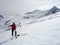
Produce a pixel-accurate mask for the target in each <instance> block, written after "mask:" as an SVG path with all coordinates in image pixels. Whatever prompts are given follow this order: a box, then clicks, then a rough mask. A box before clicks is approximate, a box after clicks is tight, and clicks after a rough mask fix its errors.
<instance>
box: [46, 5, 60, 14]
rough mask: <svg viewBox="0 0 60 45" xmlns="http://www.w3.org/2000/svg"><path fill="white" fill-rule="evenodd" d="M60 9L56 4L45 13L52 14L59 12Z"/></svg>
mask: <svg viewBox="0 0 60 45" xmlns="http://www.w3.org/2000/svg"><path fill="white" fill-rule="evenodd" d="M59 11H60V9H59V8H57V7H56V6H54V7H53V8H51V9H50V10H49V11H48V12H47V13H46V14H45V15H50V14H55V13H57V12H59Z"/></svg>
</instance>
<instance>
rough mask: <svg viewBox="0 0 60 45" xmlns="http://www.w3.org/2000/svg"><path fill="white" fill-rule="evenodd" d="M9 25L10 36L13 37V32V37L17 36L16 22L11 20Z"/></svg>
mask: <svg viewBox="0 0 60 45" xmlns="http://www.w3.org/2000/svg"><path fill="white" fill-rule="evenodd" d="M9 27H11V32H12V34H11V35H12V38H13V36H14V34H15V37H16V38H17V31H16V24H15V23H14V22H13V24H12V25H9Z"/></svg>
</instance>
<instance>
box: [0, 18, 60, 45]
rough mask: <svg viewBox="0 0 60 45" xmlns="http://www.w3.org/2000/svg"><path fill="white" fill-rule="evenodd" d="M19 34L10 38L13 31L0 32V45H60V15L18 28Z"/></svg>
mask: <svg viewBox="0 0 60 45" xmlns="http://www.w3.org/2000/svg"><path fill="white" fill-rule="evenodd" d="M17 30H18V33H19V34H27V35H24V36H19V37H18V38H17V39H15V38H14V39H13V40H10V38H11V31H7V32H3V33H0V45H60V17H57V18H54V19H51V20H46V21H42V22H37V23H33V24H27V25H24V26H22V27H21V28H20V29H19V27H18V28H17Z"/></svg>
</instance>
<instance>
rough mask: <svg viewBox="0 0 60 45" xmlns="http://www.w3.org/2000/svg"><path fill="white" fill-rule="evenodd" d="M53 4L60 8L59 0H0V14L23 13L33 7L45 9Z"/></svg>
mask: <svg viewBox="0 0 60 45" xmlns="http://www.w3.org/2000/svg"><path fill="white" fill-rule="evenodd" d="M53 6H57V7H59V8H60V0H0V14H2V15H5V16H10V15H17V14H19V15H23V14H24V13H25V12H28V11H31V10H34V9H39V10H46V9H49V8H51V7H53Z"/></svg>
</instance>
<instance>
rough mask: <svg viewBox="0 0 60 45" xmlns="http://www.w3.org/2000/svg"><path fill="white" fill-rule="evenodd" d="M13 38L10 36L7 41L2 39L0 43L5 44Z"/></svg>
mask: <svg viewBox="0 0 60 45" xmlns="http://www.w3.org/2000/svg"><path fill="white" fill-rule="evenodd" d="M10 40H11V39H10V38H9V39H7V40H5V41H2V42H0V45H2V44H4V43H7V42H8V41H10Z"/></svg>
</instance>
